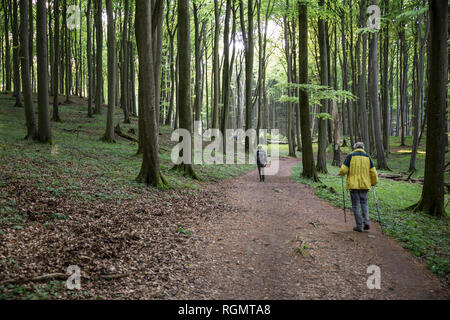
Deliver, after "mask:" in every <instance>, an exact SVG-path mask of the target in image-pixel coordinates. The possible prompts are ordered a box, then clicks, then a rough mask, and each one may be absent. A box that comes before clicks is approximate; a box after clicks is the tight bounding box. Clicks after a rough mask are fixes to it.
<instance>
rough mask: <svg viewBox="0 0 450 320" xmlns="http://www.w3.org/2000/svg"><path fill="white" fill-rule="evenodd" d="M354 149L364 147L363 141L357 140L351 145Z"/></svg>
mask: <svg viewBox="0 0 450 320" xmlns="http://www.w3.org/2000/svg"><path fill="white" fill-rule="evenodd" d="M355 149H364V142H357V143H355V144H354V145H353V150H355Z"/></svg>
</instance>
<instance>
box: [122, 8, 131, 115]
mask: <svg viewBox="0 0 450 320" xmlns="http://www.w3.org/2000/svg"><path fill="white" fill-rule="evenodd" d="M124 6H125V14H124V18H123V28H122V61H121V62H120V65H121V67H122V68H121V74H120V75H121V81H120V84H121V88H120V92H121V106H122V110H123V122H124V123H130V111H129V110H130V108H129V99H128V92H129V87H128V84H129V81H128V78H129V75H128V38H127V37H128V20H129V19H128V14H129V3H128V0H125V1H124Z"/></svg>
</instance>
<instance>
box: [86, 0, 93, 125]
mask: <svg viewBox="0 0 450 320" xmlns="http://www.w3.org/2000/svg"><path fill="white" fill-rule="evenodd" d="M91 4H92V0H88V3H87V11H86V27H87V46H86V58H87V67H88V76H87V77H88V117H89V118H92V113H93V112H92V96H93V89H94V83H93V81H94V79H93V74H92V35H91V30H92V29H91V28H92V27H91Z"/></svg>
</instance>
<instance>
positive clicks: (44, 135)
mask: <svg viewBox="0 0 450 320" xmlns="http://www.w3.org/2000/svg"><path fill="white" fill-rule="evenodd" d="M36 8H37V14H36V32H37V35H36V40H37V43H36V49H37V76H38V77H37V80H38V81H37V85H38V111H39V118H38V119H39V122H38V134H39V141H40V142H50V143H51V139H52V137H51V132H50V119H49V114H48V104H49V98H48V50H47V1H46V0H37V3H36Z"/></svg>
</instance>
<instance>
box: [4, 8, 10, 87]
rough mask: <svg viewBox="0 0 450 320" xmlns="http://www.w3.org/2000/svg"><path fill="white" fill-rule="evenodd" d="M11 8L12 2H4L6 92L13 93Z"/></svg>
mask: <svg viewBox="0 0 450 320" xmlns="http://www.w3.org/2000/svg"><path fill="white" fill-rule="evenodd" d="M10 7H11V1H10V0H3V12H4V17H5V18H4V21H5V77H6V91H7V92H10V91H11V48H10V42H9V18H10V16H9V12H10V10H9V8H10Z"/></svg>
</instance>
